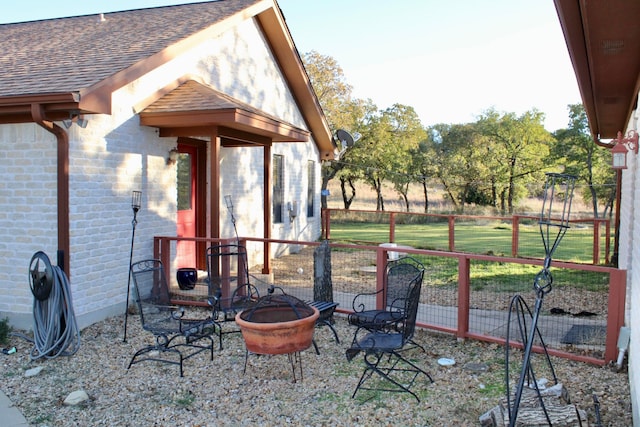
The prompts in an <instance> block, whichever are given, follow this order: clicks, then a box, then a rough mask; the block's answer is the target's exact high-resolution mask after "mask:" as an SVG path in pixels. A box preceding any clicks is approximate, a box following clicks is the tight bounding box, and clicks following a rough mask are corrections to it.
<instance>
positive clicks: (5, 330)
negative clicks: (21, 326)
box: [0, 317, 11, 344]
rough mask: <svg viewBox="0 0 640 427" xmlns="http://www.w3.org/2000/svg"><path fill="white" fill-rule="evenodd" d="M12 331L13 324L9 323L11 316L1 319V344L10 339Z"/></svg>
mask: <svg viewBox="0 0 640 427" xmlns="http://www.w3.org/2000/svg"><path fill="white" fill-rule="evenodd" d="M10 332H11V325H10V324H9V318H8V317H5V318H4V319H0V344H6V343H7V342H8V340H9V333H10Z"/></svg>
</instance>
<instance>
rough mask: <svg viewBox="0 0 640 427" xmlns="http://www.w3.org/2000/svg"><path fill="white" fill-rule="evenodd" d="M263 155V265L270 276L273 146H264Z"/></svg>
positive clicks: (263, 272)
mask: <svg viewBox="0 0 640 427" xmlns="http://www.w3.org/2000/svg"><path fill="white" fill-rule="evenodd" d="M263 155H264V159H263V161H262V164H263V168H264V169H263V171H262V175H263V176H264V197H263V199H264V206H263V207H262V212H263V222H264V225H263V227H264V231H263V234H264V238H265V239H266V240H265V242H264V243H263V245H264V249H263V253H264V262H263V264H262V265H263V267H262V274H269V273H271V243H270V242H269V239H271V186H272V182H271V144H268V145H265V146H264V151H263Z"/></svg>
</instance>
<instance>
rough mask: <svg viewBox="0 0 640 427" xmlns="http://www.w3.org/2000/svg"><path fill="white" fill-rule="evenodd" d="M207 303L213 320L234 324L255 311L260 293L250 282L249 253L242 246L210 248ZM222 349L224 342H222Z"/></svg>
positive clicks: (222, 333) (208, 249)
mask: <svg viewBox="0 0 640 427" xmlns="http://www.w3.org/2000/svg"><path fill="white" fill-rule="evenodd" d="M206 257H207V283H208V302H209V304H210V305H211V307H212V310H213V318H214V319H215V320H216V321H220V322H233V321H235V316H236V314H238V313H239V312H241V311H242V310H245V309H247V308H250V307H253V306H254V305H255V304H256V303H257V301H258V299H259V298H260V293H259V292H258V288H257V287H256V286H255V285H253V284H252V283H251V281H250V278H249V265H248V261H247V250H246V248H245V247H244V246H242V245H237V244H228V245H214V246H210V247H209V248H207V253H206ZM238 332H240V329H239V328H235V329H232V330H225V331H222V332H221V335H224V334H229V333H238ZM220 348H221V349H222V341H221V342H220Z"/></svg>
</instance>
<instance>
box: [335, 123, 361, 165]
mask: <svg viewBox="0 0 640 427" xmlns="http://www.w3.org/2000/svg"><path fill="white" fill-rule="evenodd" d="M354 135H355V136H351V134H350V133H349V132H347V131H346V130H344V129H338V130H337V131H336V133H335V134H334V136H333V139H334V144H335V145H336V147H337V148H338V149H339V150H340V152H338V153H337V155H336V160H338V159H339V158H340V157H341V156H342V155H343V154H344V152H345V151H347V148H350V147H353V144H354V143H355V142H356V141H357V140H359V139H360V134H359V133H355V134H354ZM336 140H337V142H336Z"/></svg>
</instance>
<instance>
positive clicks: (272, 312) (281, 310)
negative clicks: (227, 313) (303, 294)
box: [236, 294, 319, 354]
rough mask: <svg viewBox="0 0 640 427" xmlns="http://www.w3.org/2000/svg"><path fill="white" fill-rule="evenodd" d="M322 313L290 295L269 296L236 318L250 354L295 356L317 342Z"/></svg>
mask: <svg viewBox="0 0 640 427" xmlns="http://www.w3.org/2000/svg"><path fill="white" fill-rule="evenodd" d="M318 316H319V312H318V310H317V309H316V308H314V307H311V306H309V305H307V304H306V303H304V302H303V301H301V300H299V299H298V298H296V297H293V296H291V295H287V294H281V295H280V294H278V295H274V294H271V295H267V296H265V297H262V298H260V299H259V300H258V302H257V303H256V305H255V306H253V307H251V308H250V309H246V310H244V311H242V312H240V313H238V314H237V315H236V324H237V325H238V326H239V327H240V330H241V331H242V337H243V338H244V342H245V345H246V347H247V351H248V352H251V353H256V354H291V353H297V352H300V351H302V350H306V349H307V348H309V347H310V346H311V343H312V342H313V331H314V328H315V323H316V320H317V319H318Z"/></svg>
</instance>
